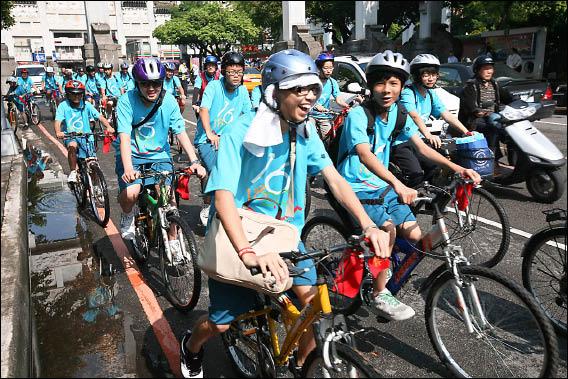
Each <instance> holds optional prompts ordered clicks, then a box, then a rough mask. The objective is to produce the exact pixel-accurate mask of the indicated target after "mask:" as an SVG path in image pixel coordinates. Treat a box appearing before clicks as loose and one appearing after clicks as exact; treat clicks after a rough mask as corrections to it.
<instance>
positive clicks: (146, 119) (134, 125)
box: [132, 88, 164, 129]
mask: <svg viewBox="0 0 568 379" xmlns="http://www.w3.org/2000/svg"><path fill="white" fill-rule="evenodd" d="M163 99H164V89H163V88H162V91H160V97H159V98H158V101H156V103H155V104H154V107H153V108H152V110H151V111H150V113H148V114H147V115H146V117H144V120H142V121H140V122H139V123H137V124H133V125H132V129H136V128H137V127H139V126H141V125H144V124H145V123H146V122H148V120H150V119H151V118H152V117H153V116H154V115H155V114H156V112H157V111H158V108H160V106H161V105H162V100H163Z"/></svg>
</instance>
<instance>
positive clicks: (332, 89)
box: [310, 78, 339, 118]
mask: <svg viewBox="0 0 568 379" xmlns="http://www.w3.org/2000/svg"><path fill="white" fill-rule="evenodd" d="M337 96H339V84H337V80H335V79H333V78H329V79H327V80H326V81H325V82H324V83H323V88H322V91H321V96H320V98H319V99H318V101H317V103H316V104H319V105H321V106H322V107H324V108H325V109H329V107H330V105H331V98H332V97H333V98H334V99H337ZM310 116H314V117H316V118H333V116H332V115H330V114H329V113H321V112H318V111H316V110H315V109H312V110H311V111H310Z"/></svg>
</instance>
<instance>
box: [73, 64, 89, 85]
mask: <svg viewBox="0 0 568 379" xmlns="http://www.w3.org/2000/svg"><path fill="white" fill-rule="evenodd" d="M75 80H78V81H80V82H81V83H83V84H85V82H86V81H87V74H85V70H84V69H83V67H79V68H77V73H76V74H75Z"/></svg>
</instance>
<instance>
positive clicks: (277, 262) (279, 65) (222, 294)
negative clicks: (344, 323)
mask: <svg viewBox="0 0 568 379" xmlns="http://www.w3.org/2000/svg"><path fill="white" fill-rule="evenodd" d="M243 64H244V62H243ZM229 67H230V66H229ZM228 70H229V68H228V69H227V71H228ZM315 72H316V67H315V65H314V63H313V61H312V60H311V58H310V57H309V56H308V55H306V54H304V53H301V52H299V51H297V50H284V51H280V52H278V53H276V54H273V55H272V56H271V57H270V58H269V61H268V62H267V64H266V67H265V69H264V70H263V72H262V85H263V87H264V93H265V96H264V98H263V102H262V103H261V105H260V107H259V110H258V112H257V113H256V115H255V114H254V113H252V112H247V113H246V114H243V115H241V116H240V117H239V118H235V120H234V122H233V123H232V124H231V125H230V126H229V127H228V128H227V130H226V131H224V132H223V135H222V137H221V143H220V145H219V156H218V159H217V162H216V163H215V165H214V167H213V170H212V171H211V176H210V178H209V182H208V184H207V188H206V191H207V192H211V193H213V194H214V197H215V208H216V211H217V214H218V216H219V217H220V220H221V223H222V224H223V227H224V228H225V230H226V232H227V235H228V236H229V239H230V240H231V243H232V244H233V246H234V251H227V254H238V255H239V257H240V259H241V260H242V262H243V263H244V265H245V266H246V267H249V268H251V267H259V268H260V269H261V271H262V272H263V273H267V272H268V271H270V272H271V273H272V275H273V276H274V277H275V279H276V280H277V282H279V283H283V282H285V281H286V280H287V279H288V269H287V266H286V264H285V262H284V261H283V260H282V258H281V257H280V255H278V254H277V253H276V251H275V252H273V253H268V254H265V255H262V256H257V255H256V253H255V251H254V248H253V247H251V244H250V242H249V241H248V240H247V238H246V236H245V233H244V230H243V228H242V224H241V222H240V219H239V215H238V212H237V207H242V206H243V204H244V203H245V201H247V200H251V199H253V198H257V199H259V201H255V202H252V203H251V204H250V207H251V208H252V209H253V210H254V211H256V212H260V213H262V214H265V215H271V216H274V215H275V213H276V212H275V207H274V205H273V204H272V203H271V202H266V201H260V198H263V197H268V198H270V199H272V200H274V201H276V202H277V203H278V204H279V206H280V207H281V208H282V209H287V208H293V209H294V210H293V212H292V214H293V216H292V217H287V218H285V220H286V221H287V222H289V223H291V224H292V225H294V226H295V227H296V228H297V229H298V231H299V232H301V230H302V228H303V226H304V222H305V220H304V210H303V207H304V205H305V192H304V189H305V186H306V180H307V175H308V174H311V175H315V174H317V173H318V172H322V175H323V177H324V179H325V180H326V181H327V182H328V183H329V185H330V187H331V188H333V189H334V190H333V192H334V194H335V195H336V196H337V197H338V198H339V199H340V200H341V201H342V202H343V204H345V206H346V207H347V208H348V209H349V211H350V212H351V213H352V214H353V216H354V217H355V218H356V219H357V220H358V221H359V222H360V223H361V225H363V226H365V235H366V236H367V237H368V238H369V239H370V241H371V244H372V245H373V247H374V248H375V251H376V254H377V255H381V256H383V257H386V255H383V252H386V251H387V247H388V241H389V238H390V235H389V233H386V232H384V231H382V230H379V229H378V228H377V227H376V225H374V224H373V223H372V221H371V220H370V218H369V217H368V216H367V215H366V214H365V212H364V211H363V208H362V207H361V204H360V203H359V202H358V201H357V198H356V196H355V195H354V193H353V191H351V189H350V188H349V185H348V184H347V183H346V182H345V180H344V179H343V178H341V176H340V175H339V174H338V172H337V171H336V170H335V168H334V167H333V165H332V163H331V160H330V159H329V156H328V155H327V153H326V151H325V149H324V146H323V143H322V142H321V140H320V139H319V138H318V137H317V135H316V133H317V132H316V130H315V127H314V125H313V124H311V123H306V119H307V116H308V112H309V110H310V108H311V107H313V105H314V104H315V102H316V100H317V98H318V96H319V95H320V94H321V82H320V80H319V78H318V76H317V75H316V74H315ZM227 74H228V75H227V76H226V77H227V78H231V77H233V75H232V74H231V73H228V72H227ZM208 88H209V87H208ZM245 91H246V90H245ZM293 136H295V141H296V142H295V144H296V159H295V163H294V171H293V172H292V173H290V161H289V156H290V148H291V138H294V137H293ZM290 175H294V179H293V180H289V179H288V178H289V176H290ZM290 182H293V185H294V188H293V202H294V204H286V203H287V201H288V191H289V190H290V189H289V188H288V187H289V185H290ZM277 249H278V248H277V247H275V250H277ZM299 249H300V251H305V249H304V247H303V245H302V244H301V243H300V244H299ZM301 262H302V263H299V264H298V266H299V267H303V268H307V269H308V272H306V273H305V274H304V275H302V277H295V278H294V281H293V283H294V286H293V287H292V290H293V291H294V292H295V293H296V295H297V296H298V298H299V299H300V302H301V303H302V305H304V306H305V305H306V304H307V303H308V302H309V301H310V300H311V299H312V298H313V296H314V291H313V289H314V287H313V285H314V284H315V280H316V273H315V268H314V266H313V262H311V260H304V261H301ZM255 296H256V292H255V291H254V290H250V289H247V288H244V287H238V286H234V285H229V284H225V283H221V282H218V281H216V280H213V279H209V299H210V307H209V314H208V315H205V316H203V317H201V318H200V319H199V320H198V321H197V323H196V325H195V326H194V328H193V331H191V332H190V331H188V332H186V333H185V334H184V336H183V338H182V341H181V344H180V349H181V352H180V355H181V372H182V375H183V376H184V377H189V378H192V377H193V378H198V377H203V369H202V360H203V348H202V346H203V344H204V343H205V342H206V341H207V340H209V339H210V338H211V337H213V336H215V335H217V334H218V333H223V332H225V331H226V330H227V329H228V328H229V325H230V323H231V322H232V321H233V320H234V319H235V317H236V316H238V315H240V314H242V313H244V312H246V311H248V310H250V309H251V308H252V307H253V306H254V299H255ZM314 346H315V340H314V338H313V333H311V331H310V332H308V333H306V334H305V335H304V336H303V337H302V338H301V339H300V342H299V347H298V354H297V360H296V364H297V365H299V366H301V365H302V364H303V362H304V360H305V358H306V357H307V355H308V354H309V352H310V351H311V350H312V349H313V348H314Z"/></svg>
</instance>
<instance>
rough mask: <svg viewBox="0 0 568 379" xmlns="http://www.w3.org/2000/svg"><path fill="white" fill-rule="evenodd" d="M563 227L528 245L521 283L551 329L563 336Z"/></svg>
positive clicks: (538, 236)
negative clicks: (553, 328) (550, 324)
mask: <svg viewBox="0 0 568 379" xmlns="http://www.w3.org/2000/svg"><path fill="white" fill-rule="evenodd" d="M567 234H568V231H567V229H566V226H554V227H552V228H546V229H544V230H542V231H540V232H538V233H536V234H534V235H533V237H532V238H531V239H530V240H529V241H528V242H527V244H526V245H525V247H524V249H523V253H522V254H521V256H522V257H523V284H524V286H525V288H526V289H527V290H529V291H530V292H531V293H532V294H533V296H534V298H535V299H536V301H537V303H538V304H539V305H540V307H541V308H542V310H543V311H544V313H545V314H546V315H547V316H548V318H549V319H550V321H552V323H553V324H554V327H555V328H556V329H557V330H558V331H559V332H560V333H562V334H563V335H566V306H567V299H566V296H567V295H566V287H567V281H566V242H567V241H566V238H567Z"/></svg>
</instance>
